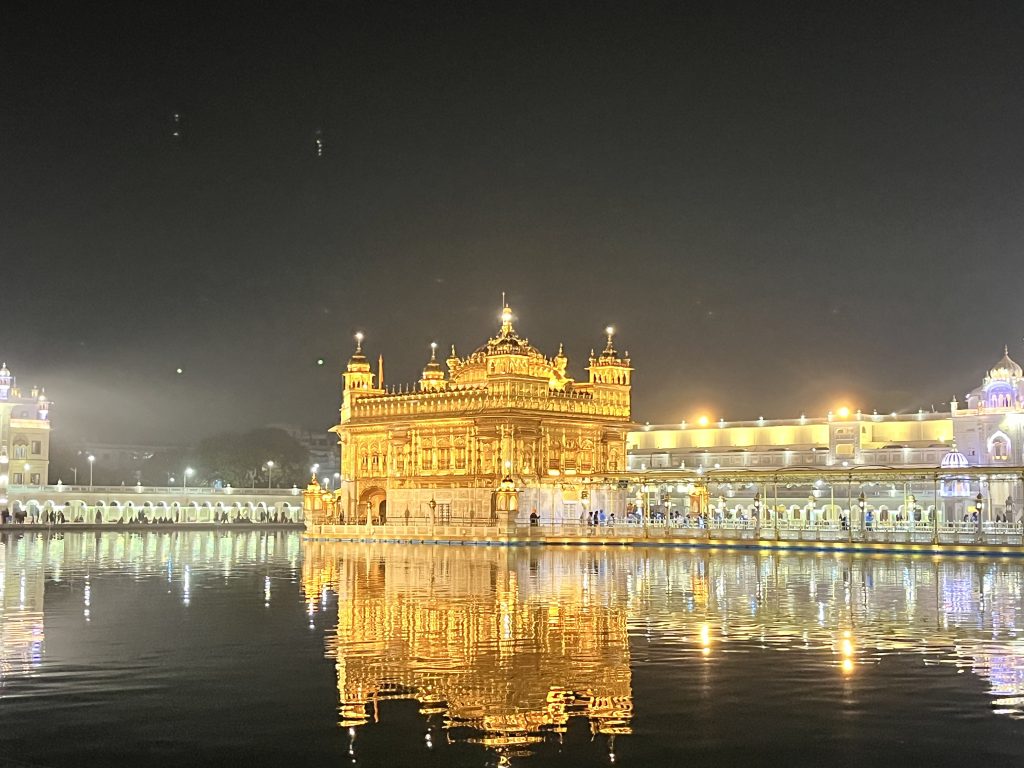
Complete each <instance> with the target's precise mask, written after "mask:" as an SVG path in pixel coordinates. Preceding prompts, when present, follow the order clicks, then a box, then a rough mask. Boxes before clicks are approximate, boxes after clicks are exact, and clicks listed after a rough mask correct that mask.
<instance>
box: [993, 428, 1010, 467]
mask: <svg viewBox="0 0 1024 768" xmlns="http://www.w3.org/2000/svg"><path fill="white" fill-rule="evenodd" d="M988 454H989V456H991V457H992V461H1007V460H1008V459H1009V458H1010V438H1008V437H1007V436H1006V435H1004V434H1003V433H1002V432H997V433H996V434H994V435H992V439H991V440H989V443H988Z"/></svg>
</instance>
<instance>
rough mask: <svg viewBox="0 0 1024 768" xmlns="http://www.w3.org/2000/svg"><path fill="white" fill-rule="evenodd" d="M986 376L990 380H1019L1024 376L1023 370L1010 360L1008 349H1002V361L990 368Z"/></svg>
mask: <svg viewBox="0 0 1024 768" xmlns="http://www.w3.org/2000/svg"><path fill="white" fill-rule="evenodd" d="M988 376H989V378H990V379H1019V378H1021V377H1022V376H1024V370H1021V367H1020V366H1019V365H1017V363H1015V362H1014V361H1013V360H1011V359H1010V349H1009V347H1003V359H1002V360H1000V361H999V362H998V363H996V364H995V365H994V366H993V367H992V370H990V371H989V372H988Z"/></svg>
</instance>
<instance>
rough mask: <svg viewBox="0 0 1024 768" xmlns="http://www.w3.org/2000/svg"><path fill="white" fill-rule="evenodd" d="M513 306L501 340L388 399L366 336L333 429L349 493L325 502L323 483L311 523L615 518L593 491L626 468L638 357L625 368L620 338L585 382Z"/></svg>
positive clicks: (431, 371) (606, 500) (505, 315)
mask: <svg viewBox="0 0 1024 768" xmlns="http://www.w3.org/2000/svg"><path fill="white" fill-rule="evenodd" d="M503 304H504V306H503V308H502V311H501V325H500V327H499V329H498V332H497V334H496V335H495V336H493V337H491V338H490V339H488V340H487V341H486V342H485V343H484V344H483V345H482V346H480V347H479V348H478V349H477V350H475V351H474V352H472V353H471V354H469V355H466V356H465V357H460V356H459V355H458V353H457V352H456V350H455V347H454V345H453V346H452V348H451V352H450V354H449V356H448V358H447V359H446V360H445V366H446V367H447V372H446V371H445V370H444V368H442V366H441V363H440V362H439V361H438V359H437V345H436V344H432V345H431V354H430V359H429V361H428V362H427V364H426V366H425V367H424V369H423V374H422V377H421V378H420V380H419V381H418V382H417V383H416V384H414V385H401V386H390V387H389V386H385V385H384V384H383V381H382V379H383V366H384V362H383V357H381V358H379V360H378V366H377V372H376V373H374V371H373V370H372V368H371V365H370V361H369V360H368V358H367V357H366V354H365V353H364V351H363V336H362V334H357V335H356V349H355V352H354V354H353V355H352V357H351V359H350V360H349V361H348V365H347V367H346V369H345V371H344V372H343V374H342V376H343V380H344V386H343V390H342V402H341V409H340V419H339V423H338V424H337V426H335V427H334V428H333V430H332V431H333V432H335V433H337V435H338V438H339V443H340V445H341V481H340V483H339V487H338V488H337V489H336V490H335V491H334V492H333V493H323V492H321V491H320V488H319V485H318V484H317V483H316V481H315V480H314V485H313V486H311V491H315V497H316V503H315V505H313V507H312V508H311V509H309V510H307V515H308V517H307V523H312V524H313V525H324V524H360V523H383V522H386V521H388V520H389V519H390V520H391V521H392V522H406V523H409V522H412V523H415V522H425V521H427V522H430V523H433V522H439V523H456V522H458V523H474V522H476V523H492V522H497V521H498V518H499V516H502V517H505V516H506V515H508V514H509V513H510V516H511V518H512V520H509V519H506V520H504V521H503V522H512V521H513V520H514V518H515V517H516V516H517V515H522V517H523V518H524V519H526V518H528V517H530V516H533V517H534V518H536V519H538V520H543V521H550V522H557V521H561V520H562V519H573V520H576V519H579V517H580V516H581V513H582V509H583V506H584V505H585V504H587V503H589V505H590V506H592V507H594V508H597V507H601V506H602V505H603V506H604V507H605V508H609V509H610V508H611V506H612V505H613V504H614V503H615V500H614V499H613V498H612V496H613V493H614V492H613V491H612V490H611V489H609V488H607V487H606V486H605V487H602V488H600V489H599V488H597V487H596V486H595V487H594V488H593V489H592V488H591V486H590V485H589V483H590V481H591V479H592V478H593V477H594V476H595V475H596V474H597V473H601V474H606V473H613V472H619V471H622V470H623V469H625V463H626V436H627V434H628V432H629V430H630V427H631V422H630V386H631V384H630V378H631V375H632V371H633V368H632V365H631V363H630V358H629V353H628V352H626V353H624V354H623V355H621V356H620V355H619V353H618V351H617V350H616V349H615V345H614V330H613V329H612V328H610V327H609V328H608V329H606V335H607V339H606V343H605V346H604V349H603V350H601V352H600V353H597V354H595V352H594V350H591V353H590V357H589V362H588V366H587V368H586V371H587V374H588V378H587V381H585V382H577V381H574V380H573V378H572V377H570V376H569V375H568V373H567V368H568V362H569V361H568V358H567V356H566V354H565V351H564V348H563V347H562V346H561V345H559V348H558V352H557V353H556V354H555V355H553V356H551V357H548V356H546V355H544V354H543V353H542V352H540V351H539V350H538V349H537V348H536V347H534V346H532V345H531V344H530V342H529V340H528V339H527V338H525V337H521V336H519V334H518V333H517V332H516V329H515V327H514V325H513V320H514V317H513V313H512V309H511V308H510V307H509V306H508V304H507V303H505V302H503ZM503 479H504V480H505V481H506V482H505V486H506V488H508V489H513V488H514V492H513V491H511V490H510V495H511V496H513V497H514V498H512V499H511V501H510V502H509V504H510V505H511V506H512V509H511V510H509V509H508V506H507V505H506V506H505V507H502V506H501V505H500V503H499V501H500V497H499V494H498V486H499V484H500V483H501V481H502V480H503ZM592 493H593V498H591V494H592ZM310 495H313V494H310ZM499 512H500V513H501V515H499Z"/></svg>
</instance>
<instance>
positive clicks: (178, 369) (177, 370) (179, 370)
mask: <svg viewBox="0 0 1024 768" xmlns="http://www.w3.org/2000/svg"><path fill="white" fill-rule="evenodd" d="M174 372H175V373H184V371H183V370H181V368H176V369H175V371H174Z"/></svg>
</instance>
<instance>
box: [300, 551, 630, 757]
mask: <svg viewBox="0 0 1024 768" xmlns="http://www.w3.org/2000/svg"><path fill="white" fill-rule="evenodd" d="M537 555H538V553H536V552H532V551H526V550H522V549H500V548H499V549H490V548H459V549H457V550H456V549H453V548H448V547H436V546H422V547H415V546H411V547H410V546H389V545H357V544H312V543H311V544H307V545H306V550H305V555H304V563H303V586H304V590H305V595H306V599H307V601H308V604H309V607H310V610H311V611H312V610H314V609H315V606H316V605H317V604H318V603H319V602H320V601H321V600H322V598H323V595H324V590H325V589H330V590H332V591H334V592H336V593H337V595H338V625H337V631H336V633H335V634H334V635H333V636H332V637H330V638H329V639H328V647H327V653H328V655H329V656H330V657H332V658H334V659H336V661H337V670H338V690H339V695H340V697H341V707H340V710H341V721H342V725H346V726H356V725H361V724H363V723H366V722H368V721H369V720H371V719H374V718H376V716H377V707H376V703H377V702H379V701H381V700H386V699H393V698H412V699H415V700H417V701H418V702H419V704H420V711H421V713H423V714H432V713H437V714H441V715H443V717H444V722H445V724H446V726H469V727H470V728H471V729H473V730H474V731H475V732H476V734H477V735H476V737H475V738H473V739H472V740H474V741H479V742H482V743H484V744H485V745H488V746H491V747H495V748H498V749H499V750H503V751H505V750H507V749H508V748H514V747H521V746H523V745H525V744H529V743H532V742H534V741H537V740H539V739H540V738H541V736H540V734H541V733H542V732H543V731H553V732H557V731H561V730H564V729H565V727H566V725H567V723H568V721H569V719H570V718H571V717H576V716H579V717H585V718H587V719H588V720H589V722H590V724H591V728H592V729H593V731H594V732H597V733H604V734H617V733H628V732H629V721H630V717H631V715H632V694H631V690H630V665H629V637H628V633H627V626H626V615H627V610H628V601H627V600H626V589H625V588H626V583H627V578H626V576H625V575H624V574H617V573H615V572H614V571H612V570H611V569H610V568H609V567H608V563H607V560H606V559H605V558H604V557H602V558H600V559H595V557H594V555H593V554H592V553H590V552H588V551H585V550H578V549H574V550H563V551H559V552H557V553H555V552H546V553H544V556H543V557H542V558H539V559H538V557H537ZM581 574H583V575H582V577H581Z"/></svg>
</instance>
